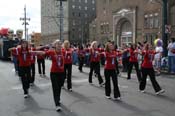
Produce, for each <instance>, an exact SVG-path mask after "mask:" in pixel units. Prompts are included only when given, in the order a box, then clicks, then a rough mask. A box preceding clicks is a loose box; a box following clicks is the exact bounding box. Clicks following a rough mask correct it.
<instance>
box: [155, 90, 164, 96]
mask: <svg viewBox="0 0 175 116" xmlns="http://www.w3.org/2000/svg"><path fill="white" fill-rule="evenodd" d="M164 92H165V90H164V89H162V90H160V91H158V92H156V95H160V94H162V93H164Z"/></svg>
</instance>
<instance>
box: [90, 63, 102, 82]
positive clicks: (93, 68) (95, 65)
mask: <svg viewBox="0 0 175 116" xmlns="http://www.w3.org/2000/svg"><path fill="white" fill-rule="evenodd" d="M93 71H94V72H95V73H96V74H97V76H98V81H99V84H101V83H103V79H102V77H101V75H100V62H91V63H90V72H89V83H92V74H93Z"/></svg>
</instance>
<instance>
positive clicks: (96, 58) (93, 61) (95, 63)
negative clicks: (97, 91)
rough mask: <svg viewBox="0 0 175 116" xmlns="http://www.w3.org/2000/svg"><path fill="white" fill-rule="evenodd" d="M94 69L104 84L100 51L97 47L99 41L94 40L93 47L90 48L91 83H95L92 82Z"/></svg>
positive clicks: (101, 84) (101, 83) (100, 81)
mask: <svg viewBox="0 0 175 116" xmlns="http://www.w3.org/2000/svg"><path fill="white" fill-rule="evenodd" d="M93 71H94V72H95V73H96V74H97V76H98V81H99V85H100V86H103V85H104V83H103V79H102V77H101V74H100V51H99V49H98V48H97V41H93V42H92V43H91V49H90V72H89V83H90V84H93V82H92V74H93Z"/></svg>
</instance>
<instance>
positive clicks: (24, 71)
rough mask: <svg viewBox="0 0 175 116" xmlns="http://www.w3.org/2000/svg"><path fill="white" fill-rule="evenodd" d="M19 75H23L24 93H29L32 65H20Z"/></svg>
mask: <svg viewBox="0 0 175 116" xmlns="http://www.w3.org/2000/svg"><path fill="white" fill-rule="evenodd" d="M19 75H20V77H21V82H22V88H23V90H24V94H28V89H29V87H30V86H29V84H30V77H31V73H30V66H28V67H19Z"/></svg>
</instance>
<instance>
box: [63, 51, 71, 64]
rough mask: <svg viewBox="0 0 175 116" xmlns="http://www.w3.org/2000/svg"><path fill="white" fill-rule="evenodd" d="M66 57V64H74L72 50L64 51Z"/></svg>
mask: <svg viewBox="0 0 175 116" xmlns="http://www.w3.org/2000/svg"><path fill="white" fill-rule="evenodd" d="M62 51H63V55H64V64H72V49H70V48H69V49H67V50H64V49H63V50H62Z"/></svg>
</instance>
